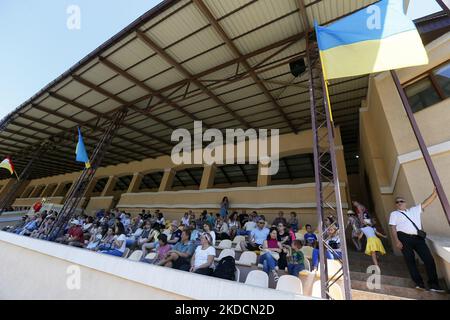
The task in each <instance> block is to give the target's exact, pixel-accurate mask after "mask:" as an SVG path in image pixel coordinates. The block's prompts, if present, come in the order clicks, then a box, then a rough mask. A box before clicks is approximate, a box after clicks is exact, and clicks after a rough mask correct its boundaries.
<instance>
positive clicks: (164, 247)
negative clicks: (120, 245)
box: [144, 233, 172, 264]
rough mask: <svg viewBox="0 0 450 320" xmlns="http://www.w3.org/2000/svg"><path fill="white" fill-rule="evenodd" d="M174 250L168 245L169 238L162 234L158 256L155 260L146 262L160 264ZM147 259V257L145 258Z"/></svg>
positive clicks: (157, 251)
mask: <svg viewBox="0 0 450 320" xmlns="http://www.w3.org/2000/svg"><path fill="white" fill-rule="evenodd" d="M171 249H172V247H171V246H170V245H169V244H168V243H167V236H166V235H165V234H164V233H162V234H160V235H159V236H158V248H157V249H156V253H157V256H156V258H155V259H153V260H145V262H148V263H151V264H158V263H159V262H160V261H162V260H164V258H165V257H166V256H167V253H168V252H169V251H170V250H171ZM144 259H145V257H144Z"/></svg>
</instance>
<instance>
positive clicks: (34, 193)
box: [30, 186, 41, 198]
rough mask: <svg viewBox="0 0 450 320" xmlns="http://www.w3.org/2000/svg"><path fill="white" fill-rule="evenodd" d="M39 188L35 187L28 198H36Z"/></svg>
mask: <svg viewBox="0 0 450 320" xmlns="http://www.w3.org/2000/svg"><path fill="white" fill-rule="evenodd" d="M40 187H41V186H35V187H34V189H33V191H32V192H31V194H30V198H37V197H38V196H39V188H40Z"/></svg>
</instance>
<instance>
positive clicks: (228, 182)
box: [214, 164, 258, 189]
mask: <svg viewBox="0 0 450 320" xmlns="http://www.w3.org/2000/svg"><path fill="white" fill-rule="evenodd" d="M257 182H258V165H257V164H230V165H223V166H218V167H217V169H216V174H215V176H214V188H223V189H226V188H234V187H256V185H257Z"/></svg>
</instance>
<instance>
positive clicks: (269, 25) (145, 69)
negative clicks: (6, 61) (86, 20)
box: [0, 0, 375, 177]
mask: <svg viewBox="0 0 450 320" xmlns="http://www.w3.org/2000/svg"><path fill="white" fill-rule="evenodd" d="M298 1H299V0H277V1H273V0H233V1H215V0H203V3H204V4H205V6H206V9H207V10H208V11H209V12H210V14H211V15H212V16H213V17H214V19H215V20H216V21H217V22H218V24H219V26H220V27H221V28H222V29H223V31H224V33H225V34H226V37H227V38H228V39H230V41H231V43H232V44H233V45H234V46H235V47H236V48H237V50H238V53H239V54H237V52H235V51H234V48H231V47H230V46H229V45H228V44H227V43H226V42H225V41H224V39H223V35H221V34H219V33H218V32H217V31H216V29H215V28H214V27H213V25H212V24H211V23H210V21H209V20H208V17H207V16H206V15H205V14H204V12H202V9H201V8H200V7H199V6H198V5H197V4H196V1H191V0H166V1H163V2H162V3H161V4H160V5H159V6H157V7H156V8H155V9H152V10H150V11H149V12H147V13H145V14H144V15H143V16H142V17H141V18H139V19H137V20H136V21H135V22H133V23H132V24H131V25H130V26H128V27H127V28H125V29H124V30H123V31H122V32H120V33H119V34H118V35H116V36H115V37H113V38H112V39H110V40H109V41H107V42H106V43H105V44H104V45H102V46H101V47H99V48H98V49H96V50H95V51H93V52H92V53H91V54H90V55H88V56H87V57H86V58H84V59H83V60H82V61H80V62H79V63H77V64H76V65H75V66H74V67H72V68H71V69H69V70H68V71H67V72H65V73H64V74H63V75H62V76H60V77H59V78H57V79H56V80H55V81H54V82H52V83H51V84H49V85H48V86H46V87H45V88H44V89H42V90H41V91H40V92H39V93H37V94H36V95H35V96H33V97H32V98H30V99H29V100H28V101H27V102H25V103H24V104H23V105H22V106H20V107H19V108H18V109H17V110H16V111H15V112H14V113H12V114H10V115H9V116H8V117H6V118H5V119H4V121H3V122H2V123H1V124H0V129H1V132H0V150H1V153H2V154H5V155H6V154H10V155H12V156H13V157H14V159H15V161H16V166H17V167H18V169H19V170H21V168H23V167H24V166H25V164H26V163H27V161H28V159H29V158H30V155H31V153H32V150H33V148H36V146H37V145H38V144H39V142H40V141H42V140H45V139H49V138H51V137H57V138H60V139H62V140H61V142H60V143H59V144H57V145H56V147H55V148H54V150H51V151H49V152H48V153H47V154H46V155H45V156H44V158H43V159H42V162H43V163H45V162H46V161H49V163H52V162H51V161H53V162H54V161H55V160H57V162H59V163H61V166H55V167H53V166H51V165H41V166H36V167H37V168H38V170H37V171H36V172H34V173H33V177H42V176H46V175H55V174H60V173H67V172H72V171H76V170H80V169H81V168H82V167H81V166H80V165H79V164H78V163H75V162H74V160H73V158H74V157H73V151H74V149H75V143H76V129H75V128H76V126H81V127H82V128H83V131H84V136H85V140H86V141H85V142H86V145H87V149H88V151H92V148H93V147H94V146H95V143H96V142H97V141H98V140H99V138H100V136H101V134H102V131H101V130H98V126H99V125H100V126H101V125H103V124H104V123H105V122H106V121H107V120H108V119H109V118H110V117H111V115H112V114H113V112H115V111H117V110H118V109H119V108H121V107H122V106H128V108H129V109H130V111H129V113H128V115H127V118H126V120H125V122H124V123H123V126H122V128H121V129H120V131H119V134H118V135H117V136H116V137H115V139H114V141H113V144H112V145H111V147H110V149H109V150H108V154H107V155H106V157H105V161H104V164H105V165H113V164H118V163H121V162H129V161H132V160H141V159H144V158H146V157H156V156H160V155H162V154H167V153H168V152H170V149H171V146H172V145H173V143H172V142H171V141H170V135H171V132H172V130H173V129H174V128H177V127H179V126H183V127H186V128H192V122H193V120H194V119H199V120H204V122H205V125H206V126H214V127H217V128H219V129H224V128H227V127H231V126H232V127H242V128H243V127H247V126H248V125H250V126H252V127H256V128H258V127H266V128H279V129H280V130H281V132H292V131H293V130H294V129H295V130H296V131H297V130H304V129H308V125H307V122H308V121H305V119H306V120H307V119H308V116H309V113H308V110H309V101H308V98H309V97H308V94H307V86H306V85H307V82H306V79H305V77H300V78H294V77H293V76H292V75H291V74H290V70H289V65H288V63H289V61H291V60H292V59H295V58H298V57H301V56H302V53H303V51H304V49H305V41H304V38H303V36H304V30H303V29H302V23H301V19H300V11H299V7H298ZM373 2H375V0H374V1H369V0H364V1H362V0H314V1H313V0H305V4H306V8H307V14H308V16H309V19H310V21H313V19H317V20H318V21H319V22H320V23H321V24H324V23H328V22H331V21H334V20H335V19H337V18H339V17H340V16H343V15H346V14H349V13H350V12H352V11H354V10H356V9H359V8H362V7H364V6H367V5H369V4H371V3H373ZM138 31H139V32H138ZM248 68H251V69H252V72H254V74H255V75H256V76H257V77H258V78H259V79H260V80H262V83H263V86H261V85H260V84H257V83H256V82H255V77H254V76H253V74H250V73H249V70H247V69H248ZM262 87H264V89H267V92H264V91H263V90H262ZM366 91H367V77H359V78H355V79H342V81H341V80H340V81H333V82H332V83H331V87H330V94H331V95H332V97H331V99H332V102H333V108H335V109H336V112H337V119H340V117H342V119H344V121H343V122H342V126H343V130H344V131H346V132H355V136H354V137H352V136H350V138H349V139H348V140H346V141H344V144H346V145H352V147H354V146H355V145H356V134H357V125H358V122H357V119H353V118H354V116H352V115H354V114H356V112H357V108H358V104H360V101H361V99H362V98H363V97H364V95H365V94H366ZM267 94H270V95H271V96H272V97H273V98H274V101H275V103H276V104H277V105H278V106H280V108H278V107H277V106H276V105H275V104H274V102H273V101H272V99H268V96H267ZM286 117H287V118H288V119H290V122H291V123H292V124H289V123H287V122H286V120H285V118H286ZM352 117H353V118H352ZM348 119H353V120H351V121H348ZM305 122H306V124H305ZM336 122H337V124H338V125H339V124H340V122H339V120H337V121H336ZM124 147H126V152H124V150H123V149H121V148H124Z"/></svg>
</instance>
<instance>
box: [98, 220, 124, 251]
mask: <svg viewBox="0 0 450 320" xmlns="http://www.w3.org/2000/svg"><path fill="white" fill-rule="evenodd" d="M114 234H115V235H114V238H113V242H112V245H111V248H110V249H106V250H102V251H100V253H105V254H109V255H112V256H116V257H121V256H123V254H124V252H125V249H126V245H127V238H126V236H125V228H124V226H123V224H122V222H117V223H116V228H115V230H114Z"/></svg>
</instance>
